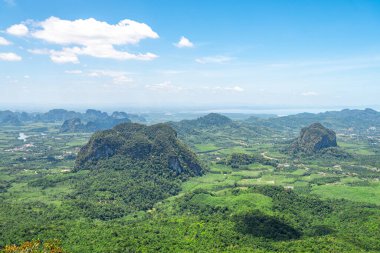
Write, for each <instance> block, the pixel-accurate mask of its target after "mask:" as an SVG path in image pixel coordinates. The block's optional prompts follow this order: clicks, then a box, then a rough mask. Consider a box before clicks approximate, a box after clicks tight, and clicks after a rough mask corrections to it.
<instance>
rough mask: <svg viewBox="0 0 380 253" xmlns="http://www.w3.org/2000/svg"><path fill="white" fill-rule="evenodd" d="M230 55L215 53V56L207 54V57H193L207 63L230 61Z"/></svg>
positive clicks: (199, 61) (197, 60)
mask: <svg viewBox="0 0 380 253" xmlns="http://www.w3.org/2000/svg"><path fill="white" fill-rule="evenodd" d="M231 60H232V58H231V57H227V56H222V55H217V56H207V57H201V58H198V59H195V61H196V62H198V63H201V64H207V63H219V64H220V63H226V62H229V61H231Z"/></svg>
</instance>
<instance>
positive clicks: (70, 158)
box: [0, 110, 380, 253]
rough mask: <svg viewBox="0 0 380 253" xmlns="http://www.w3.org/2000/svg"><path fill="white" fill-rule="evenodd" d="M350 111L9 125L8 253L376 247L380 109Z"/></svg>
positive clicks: (4, 158)
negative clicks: (77, 126) (94, 128)
mask: <svg viewBox="0 0 380 253" xmlns="http://www.w3.org/2000/svg"><path fill="white" fill-rule="evenodd" d="M347 113H348V112H347V111H346V110H343V111H340V112H334V113H325V114H315V115H314V114H313V115H309V114H307V115H303V114H300V115H295V116H287V117H269V118H253V117H250V118H247V117H245V118H239V117H236V118H234V120H232V119H230V118H229V117H226V116H224V115H220V114H215V113H213V114H209V115H204V116H200V117H198V118H195V119H194V118H193V119H186V120H182V121H170V122H167V120H166V118H163V120H162V122H166V123H159V124H155V123H157V118H155V119H154V121H152V122H149V119H150V118H149V115H144V118H146V119H147V122H145V124H141V122H140V121H139V119H141V117H140V118H139V117H138V116H135V117H134V118H131V119H130V120H131V121H132V122H133V121H134V122H139V123H130V122H127V123H122V124H120V125H117V126H114V127H113V128H111V129H108V130H103V131H98V132H95V133H94V132H87V131H82V130H79V131H70V132H63V131H61V127H62V124H63V123H64V121H65V120H67V118H58V119H57V120H51V121H45V120H36V119H33V120H25V121H22V123H21V124H20V123H17V124H14V122H13V123H12V122H10V121H4V122H3V123H2V124H1V125H0V252H7V253H8V252H380V219H379V217H380V182H379V178H380V177H379V175H380V160H379V159H378V157H380V146H379V143H380V132H379V129H380V128H379V129H377V128H376V126H379V119H380V117H379V116H378V115H379V114H380V113H378V112H376V111H375V113H374V112H373V111H369V110H358V111H356V110H353V111H350V112H349V113H350V116H347ZM363 115H364V116H363ZM368 115H369V116H368ZM50 116H51V117H53V116H52V115H50ZM77 116H78V114H74V117H77ZM155 117H156V115H155ZM349 117H350V118H351V119H355V118H357V120H350V121H348V120H347V118H349ZM368 117H370V118H368ZM362 118H365V119H366V121H363V120H360V119H362ZM311 119H312V120H311ZM315 122H320V123H321V125H320V126H319V125H318V126H315V125H314V126H313V127H311V128H310V126H309V125H310V124H311V123H315ZM327 122H328V123H327ZM290 126H293V128H290ZM316 127H317V129H316ZM324 127H326V128H324ZM305 133H306V134H309V136H306V137H305ZM327 135H328V137H329V139H328V140H329V142H326V139H324V137H326V136H327ZM321 141H323V144H324V145H327V146H323V145H320V143H321ZM334 141H336V143H334ZM334 144H336V145H334ZM295 145H298V146H297V148H296V149H295V148H294V147H295ZM302 145H304V146H302ZM305 148H307V149H305ZM27 249H29V250H30V251H26V250H27ZM32 250H34V251H32Z"/></svg>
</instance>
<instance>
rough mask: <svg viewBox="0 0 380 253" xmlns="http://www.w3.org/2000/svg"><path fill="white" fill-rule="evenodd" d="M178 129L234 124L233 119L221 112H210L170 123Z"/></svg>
mask: <svg viewBox="0 0 380 253" xmlns="http://www.w3.org/2000/svg"><path fill="white" fill-rule="evenodd" d="M170 124H171V125H172V126H173V127H175V128H176V129H182V130H185V129H194V128H209V127H221V126H228V125H233V121H232V120H231V119H230V118H228V117H226V116H224V115H221V114H218V113H210V114H207V115H205V116H202V117H200V118H197V119H192V120H181V121H180V122H171V123H170Z"/></svg>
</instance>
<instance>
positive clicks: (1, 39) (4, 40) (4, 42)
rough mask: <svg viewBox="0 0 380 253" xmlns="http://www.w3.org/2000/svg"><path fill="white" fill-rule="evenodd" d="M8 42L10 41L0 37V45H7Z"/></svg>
mask: <svg viewBox="0 0 380 253" xmlns="http://www.w3.org/2000/svg"><path fill="white" fill-rule="evenodd" d="M10 44H11V42H10V41H8V40H6V39H4V38H3V37H0V46H8V45H10Z"/></svg>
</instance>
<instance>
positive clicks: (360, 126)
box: [245, 108, 380, 133]
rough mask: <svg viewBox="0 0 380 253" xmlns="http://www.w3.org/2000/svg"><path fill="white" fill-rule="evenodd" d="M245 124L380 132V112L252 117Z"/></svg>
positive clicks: (360, 111) (347, 110)
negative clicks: (317, 124) (315, 126)
mask: <svg viewBox="0 0 380 253" xmlns="http://www.w3.org/2000/svg"><path fill="white" fill-rule="evenodd" d="M245 122H247V123H249V124H251V125H259V126H266V127H268V128H271V129H281V130H290V131H295V132H298V131H300V129H301V128H303V127H306V126H309V125H311V124H312V123H315V122H319V123H321V124H323V125H324V126H326V127H327V128H331V129H334V130H348V131H351V132H353V133H354V132H363V131H368V130H370V131H379V130H380V112H377V111H375V110H373V109H368V108H367V109H365V110H349V109H344V110H341V111H329V112H323V113H317V114H314V113H300V114H295V115H289V116H284V117H275V118H269V119H260V118H257V117H251V118H249V119H247V120H246V121H245Z"/></svg>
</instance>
